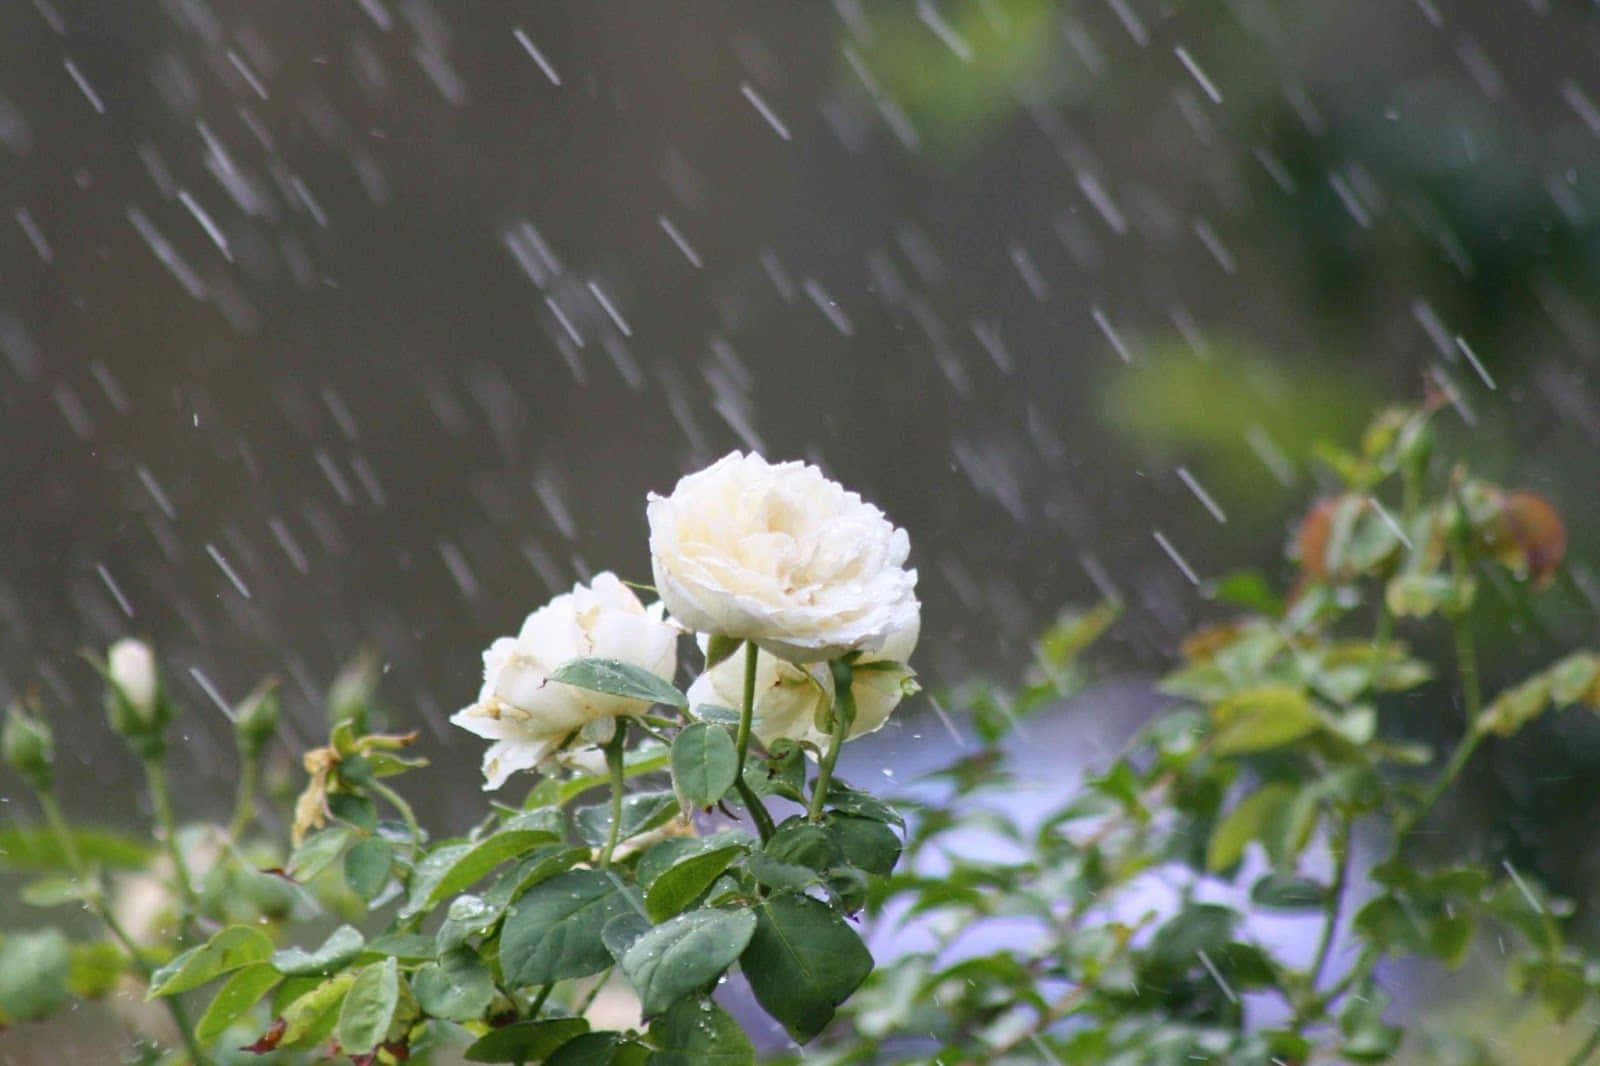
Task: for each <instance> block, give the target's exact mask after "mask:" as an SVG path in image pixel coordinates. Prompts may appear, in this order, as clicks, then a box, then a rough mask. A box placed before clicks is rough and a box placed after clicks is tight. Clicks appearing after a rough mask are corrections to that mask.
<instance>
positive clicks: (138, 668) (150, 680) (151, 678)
mask: <svg viewBox="0 0 1600 1066" xmlns="http://www.w3.org/2000/svg"><path fill="white" fill-rule="evenodd" d="M106 675H107V677H109V678H110V679H111V683H112V684H113V685H115V686H117V688H118V689H120V690H121V691H122V696H123V698H124V699H126V700H127V701H128V704H129V705H130V706H131V707H132V708H133V709H134V711H135V712H137V713H138V715H139V717H140V718H141V719H146V720H148V719H150V718H152V717H154V715H155V709H156V700H157V698H158V697H159V695H160V692H159V690H160V681H159V680H158V676H157V673H156V657H155V653H154V652H152V651H151V650H150V645H148V644H146V643H145V642H144V641H142V640H134V639H133V638H132V637H125V638H123V639H122V640H119V641H117V642H116V643H115V644H113V645H111V650H110V651H108V652H106Z"/></svg>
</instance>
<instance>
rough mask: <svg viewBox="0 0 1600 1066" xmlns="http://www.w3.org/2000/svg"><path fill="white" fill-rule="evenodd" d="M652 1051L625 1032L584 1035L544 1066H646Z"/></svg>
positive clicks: (552, 1056)
mask: <svg viewBox="0 0 1600 1066" xmlns="http://www.w3.org/2000/svg"><path fill="white" fill-rule="evenodd" d="M649 1057H650V1049H649V1048H647V1047H645V1046H644V1045H643V1044H640V1043H637V1042H636V1041H633V1040H629V1039H627V1038H626V1037H624V1036H623V1035H622V1034H621V1033H584V1034H583V1035H582V1036H580V1037H577V1038H576V1039H573V1040H569V1041H567V1042H566V1043H565V1044H562V1045H561V1046H560V1047H559V1048H557V1049H556V1050H555V1052H554V1053H553V1054H551V1056H550V1057H549V1058H547V1059H545V1060H544V1066H644V1064H645V1061H646V1060H647V1059H648V1058H649Z"/></svg>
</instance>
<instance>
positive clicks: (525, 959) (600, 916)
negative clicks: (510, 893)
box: [500, 870, 632, 987]
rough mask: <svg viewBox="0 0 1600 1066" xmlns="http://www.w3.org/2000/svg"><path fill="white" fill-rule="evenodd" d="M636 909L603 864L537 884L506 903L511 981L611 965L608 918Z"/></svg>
mask: <svg viewBox="0 0 1600 1066" xmlns="http://www.w3.org/2000/svg"><path fill="white" fill-rule="evenodd" d="M630 909H632V903H631V902H630V901H629V900H628V898H627V897H626V896H625V895H624V894H623V893H622V891H621V889H620V885H619V884H618V882H617V881H616V880H615V878H613V877H612V876H611V875H610V874H608V873H606V872H604V871H602V870H571V871H568V872H567V873H564V874H560V875H558V876H556V877H552V878H550V880H548V881H541V882H540V883H539V884H537V885H534V886H533V887H532V888H530V889H529V890H528V891H527V892H525V893H524V894H523V895H522V896H521V897H520V898H518V899H517V900H516V901H515V902H514V903H512V905H511V906H510V907H508V908H507V909H506V918H505V923H504V924H503V925H502V926H501V928H500V970H501V972H502V973H503V974H504V975H505V979H506V983H507V984H508V985H509V986H511V987H521V986H524V985H543V984H549V983H550V982H552V981H559V980H562V979H564V978H568V977H587V976H588V975H589V974H592V973H599V972H600V971H601V970H603V969H605V968H606V967H607V966H609V965H611V953H610V952H609V951H607V950H606V945H605V941H604V940H602V939H601V933H602V932H604V930H605V926H606V923H607V922H609V921H610V920H611V919H612V918H615V917H616V916H617V915H619V914H622V913H624V912H625V911H627V910H630Z"/></svg>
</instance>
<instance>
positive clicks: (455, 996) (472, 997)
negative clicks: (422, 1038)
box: [411, 948, 495, 1022]
mask: <svg viewBox="0 0 1600 1066" xmlns="http://www.w3.org/2000/svg"><path fill="white" fill-rule="evenodd" d="M411 991H412V993H413V994H414V995H415V996H416V997H417V1005H418V1006H420V1007H421V1008H422V1009H423V1010H424V1011H426V1012H427V1013H428V1014H430V1015H432V1016H433V1017H435V1018H446V1019H448V1020H450V1021H453V1022H469V1021H473V1020H475V1019H477V1018H481V1017H483V1012H484V1011H486V1010H488V1009H489V1004H490V1002H492V1001H493V999H494V997H495V987H494V978H493V977H492V976H491V975H490V973H489V968H488V967H487V966H485V965H484V964H483V960H482V959H480V958H479V957H478V953H477V952H476V951H473V950H472V949H471V948H456V949H455V950H453V951H447V952H445V953H444V954H443V955H440V956H439V960H438V961H437V962H430V963H428V964H427V965H425V966H423V967H422V968H421V969H419V970H418V971H417V972H416V974H415V975H414V976H413V977H412V978H411Z"/></svg>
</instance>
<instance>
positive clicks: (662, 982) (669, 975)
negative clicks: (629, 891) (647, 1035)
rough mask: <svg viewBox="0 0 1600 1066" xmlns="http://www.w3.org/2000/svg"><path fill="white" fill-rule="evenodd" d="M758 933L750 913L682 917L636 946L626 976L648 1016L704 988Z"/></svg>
mask: <svg viewBox="0 0 1600 1066" xmlns="http://www.w3.org/2000/svg"><path fill="white" fill-rule="evenodd" d="M755 930H756V916H755V915H754V914H752V913H751V912H750V911H748V910H733V911H724V910H698V911H690V912H689V913H688V914H680V915H678V917H676V918H673V919H672V920H671V921H668V922H666V923H664V924H662V925H658V926H656V927H655V928H654V929H652V930H650V931H649V932H648V933H646V934H645V935H644V936H642V937H640V938H639V939H638V940H635V941H634V942H633V946H632V947H630V948H629V949H628V953H627V954H626V955H624V956H623V957H622V972H623V974H625V975H626V976H627V978H628V980H629V981H630V982H631V983H632V984H633V988H634V991H636V992H637V993H638V994H639V1003H640V1005H641V1006H642V1007H643V1009H644V1016H645V1017H646V1018H651V1017H654V1016H655V1015H657V1014H660V1013H661V1012H662V1011H664V1010H666V1009H667V1008H668V1007H670V1006H672V1004H674V1003H676V1002H677V1001H678V1000H679V999H682V998H683V997H684V996H687V995H689V994H691V993H693V992H696V991H699V990H702V989H704V988H705V987H706V986H707V985H709V984H711V983H712V982H713V981H715V980H716V979H717V978H718V977H720V976H721V975H722V972H723V971H724V970H726V969H727V968H728V967H729V966H732V965H733V963H734V961H735V960H736V959H738V958H739V955H740V954H741V953H742V952H743V951H744V949H745V947H746V945H748V944H749V943H750V937H751V935H752V934H753V933H754V932H755Z"/></svg>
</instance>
